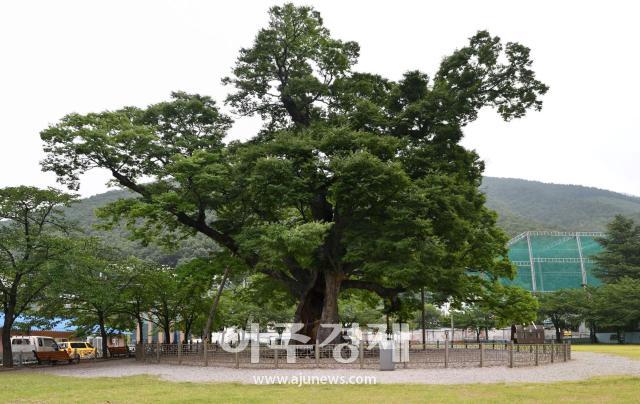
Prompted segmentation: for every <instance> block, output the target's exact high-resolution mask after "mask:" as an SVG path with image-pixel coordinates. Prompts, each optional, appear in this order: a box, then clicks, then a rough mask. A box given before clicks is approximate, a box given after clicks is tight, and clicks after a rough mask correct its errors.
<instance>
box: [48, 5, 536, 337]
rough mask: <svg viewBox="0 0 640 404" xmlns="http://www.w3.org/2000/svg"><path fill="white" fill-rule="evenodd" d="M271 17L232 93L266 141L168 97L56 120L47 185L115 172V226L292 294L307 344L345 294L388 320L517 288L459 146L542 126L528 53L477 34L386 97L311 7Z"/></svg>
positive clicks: (195, 99) (246, 53) (476, 176)
mask: <svg viewBox="0 0 640 404" xmlns="http://www.w3.org/2000/svg"><path fill="white" fill-rule="evenodd" d="M269 15H270V20H269V24H268V26H267V27H266V28H264V29H262V30H260V31H259V33H258V35H257V36H256V38H255V41H254V43H253V45H252V46H251V47H249V48H246V49H242V50H241V51H240V56H239V58H238V60H237V63H236V65H235V68H234V69H233V75H232V76H231V77H229V78H226V79H225V80H224V81H225V82H226V83H228V84H230V85H231V86H233V87H234V88H235V91H234V92H233V93H232V94H231V95H230V96H229V98H228V100H227V101H228V103H229V104H230V105H231V106H232V107H234V108H235V109H236V111H237V112H238V113H240V114H242V115H248V114H259V115H260V116H261V117H262V118H263V119H264V121H265V127H264V129H263V130H262V131H261V132H260V133H259V134H258V135H257V136H255V137H254V138H252V139H250V140H249V141H246V142H232V143H230V144H228V145H225V144H224V143H223V142H222V139H223V137H224V136H225V134H226V130H227V129H228V128H229V126H230V125H231V121H230V119H229V118H227V117H226V116H224V115H223V114H221V113H220V112H219V111H218V109H217V107H216V105H215V103H214V102H213V101H212V100H211V99H210V98H208V97H204V96H200V95H189V94H185V93H175V94H174V95H173V99H172V100H171V101H169V102H164V103H160V104H156V105H152V106H150V107H149V108H147V109H145V110H139V109H136V108H124V109H121V110H118V111H107V112H102V113H92V114H87V115H78V114H71V115H68V116H66V117H64V118H63V119H62V120H61V121H60V122H59V123H58V124H56V125H53V126H51V127H50V128H48V129H46V130H44V131H43V132H42V134H41V136H42V139H43V140H44V142H45V151H46V153H47V157H46V159H45V160H44V162H43V166H44V169H45V170H50V171H53V172H55V173H56V174H57V175H58V177H59V180H60V181H61V182H63V183H66V184H68V185H69V186H70V187H71V188H76V187H77V186H78V185H79V179H80V175H81V174H82V173H84V172H86V171H87V170H90V169H92V168H94V167H100V168H104V169H107V170H109V172H111V174H112V176H113V178H114V180H115V182H116V183H117V184H119V185H121V186H124V187H126V188H128V189H130V190H132V191H134V192H135V193H137V194H138V195H139V198H137V199H130V200H122V201H119V202H116V203H114V204H112V205H111V206H110V207H108V208H107V209H105V210H104V211H103V215H104V216H105V217H109V218H110V219H111V220H112V221H113V222H114V223H115V222H118V221H119V220H121V219H126V220H127V221H128V223H129V225H130V228H131V229H132V230H133V235H134V236H135V237H138V238H141V239H143V240H145V241H149V240H150V239H160V240H162V241H167V240H168V239H169V235H172V234H176V232H178V233H179V232H183V233H185V232H186V233H189V232H191V233H193V232H200V233H202V234H204V235H206V236H207V237H209V238H210V239H211V240H212V241H213V242H215V243H216V244H218V245H220V246H222V247H223V248H226V249H227V250H228V251H230V252H231V253H232V254H233V255H235V256H237V257H239V258H241V260H242V261H243V262H244V264H246V266H247V267H248V268H250V269H252V270H254V271H257V272H260V273H262V274H265V275H267V276H268V277H270V279H272V280H273V281H275V282H278V283H280V284H281V285H282V286H283V287H285V288H286V289H287V290H288V291H289V293H290V294H291V295H292V296H294V297H295V298H296V299H297V301H298V305H297V309H296V313H295V321H299V322H302V323H304V324H305V329H304V330H303V332H304V333H306V334H307V335H309V336H311V337H312V338H315V337H316V336H319V337H320V338H324V337H325V336H326V335H327V334H328V333H329V330H328V329H326V330H325V329H322V328H321V329H320V331H319V334H320V335H318V327H319V324H320V323H338V322H339V319H338V298H339V294H340V291H341V290H346V289H352V288H355V289H365V290H368V291H371V292H374V293H376V294H378V295H379V296H380V297H382V298H383V299H385V301H387V302H389V306H390V307H389V309H390V310H393V306H394V305H397V304H398V295H399V294H400V293H403V292H406V291H410V290H419V288H420V287H423V286H424V287H426V288H427V290H430V291H437V292H441V293H442V294H445V295H448V296H452V297H453V298H454V299H458V300H461V301H463V300H473V301H475V300H482V299H483V295H484V294H485V293H487V292H489V291H491V290H492V289H494V287H495V285H496V284H497V282H498V281H497V279H498V278H499V277H503V276H507V277H509V276H513V271H514V269H513V267H512V265H511V264H510V263H509V261H508V259H507V258H506V256H507V250H506V247H505V244H506V237H505V235H504V234H503V233H502V232H501V231H500V230H499V229H498V228H497V227H496V225H495V220H496V219H495V214H494V213H493V212H491V211H489V210H488V209H486V208H485V206H484V201H485V198H484V195H482V193H481V192H480V191H479V190H478V186H479V184H480V181H481V174H482V170H483V164H482V162H481V161H480V160H479V158H478V156H477V155H476V154H475V153H474V152H472V151H468V150H466V149H464V148H463V147H462V146H461V145H460V144H459V142H460V140H461V138H462V129H463V127H464V126H465V125H466V124H468V123H469V122H471V121H473V120H475V119H476V117H477V115H478V112H479V110H480V109H482V108H483V107H494V108H496V109H497V111H498V113H499V114H500V115H501V116H502V117H503V118H504V119H505V120H509V119H512V118H518V117H521V116H523V115H524V114H525V113H526V111H527V110H528V109H531V108H534V109H540V107H541V101H540V96H541V95H542V94H544V93H545V92H546V91H547V87H546V86H545V85H544V84H542V83H541V82H539V81H538V80H536V79H535V74H534V72H533V71H532V70H531V69H530V65H531V60H530V58H529V49H528V48H526V47H524V46H522V45H520V44H517V43H506V44H503V43H502V42H501V41H500V39H499V38H498V37H493V36H491V35H489V33H487V32H484V31H482V32H479V33H477V34H476V35H474V36H473V37H472V38H471V39H470V42H469V44H468V45H467V46H465V47H463V48H461V49H458V50H456V51H455V52H454V53H453V54H451V55H450V56H448V57H446V58H444V60H443V62H442V64H441V66H440V69H439V70H438V72H437V73H436V74H435V75H434V76H433V78H431V77H429V76H428V75H427V74H425V73H422V72H418V71H412V72H408V73H407V74H406V75H405V76H404V77H403V79H401V80H400V81H392V80H387V79H384V78H382V77H380V76H378V75H375V74H367V73H356V72H353V70H352V68H353V66H354V64H355V63H356V61H357V57H358V53H359V49H358V46H357V44H355V43H353V42H343V41H340V40H337V39H335V38H333V37H331V35H330V33H329V31H328V30H327V29H326V28H325V27H324V25H323V20H322V19H321V17H320V14H319V13H318V12H317V11H315V10H313V9H312V8H310V7H295V6H293V5H291V4H286V5H284V6H282V7H273V8H272V9H271V10H270V13H269ZM149 179H150V180H151V182H148V180H149ZM141 219H143V220H141ZM500 257H502V258H500ZM500 290H504V289H500Z"/></svg>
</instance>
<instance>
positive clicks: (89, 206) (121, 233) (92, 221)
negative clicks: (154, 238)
mask: <svg viewBox="0 0 640 404" xmlns="http://www.w3.org/2000/svg"><path fill="white" fill-rule="evenodd" d="M132 195H133V194H132V193H131V192H129V191H124V190H113V191H108V192H105V193H102V194H98V195H93V196H91V197H89V198H85V199H82V200H80V201H79V202H77V203H75V204H73V205H72V206H71V207H69V208H67V209H66V212H65V214H66V216H67V218H68V219H70V220H71V221H72V222H74V223H76V224H77V226H78V227H79V228H80V229H83V230H84V231H86V232H87V233H88V234H89V235H91V236H98V237H101V238H103V239H104V240H105V242H106V243H107V244H108V245H111V246H113V247H117V248H119V249H120V250H122V251H123V252H124V253H125V254H132V255H135V256H137V257H139V258H143V259H147V260H152V261H155V262H158V263H161V264H165V265H176V264H178V263H180V262H181V261H183V260H189V259H191V258H193V257H204V256H207V255H208V254H209V253H210V252H211V251H213V250H214V249H215V248H216V246H214V245H212V242H211V241H210V240H208V239H207V238H206V237H204V236H202V235H200V234H198V235H195V236H194V237H189V238H186V239H184V240H182V241H180V242H179V243H178V245H177V246H176V247H175V248H173V249H166V248H163V247H159V246H157V245H153V244H152V245H148V246H141V244H140V242H139V241H132V240H129V239H128V238H127V235H128V232H127V230H126V229H125V228H124V226H121V227H120V228H117V229H113V230H109V231H107V230H101V229H97V228H96V226H95V225H96V224H98V223H99V222H100V219H98V218H97V217H96V215H95V210H96V209H97V208H100V207H102V206H105V205H106V204H108V203H109V202H113V201H115V200H118V199H120V198H127V197H131V196H132Z"/></svg>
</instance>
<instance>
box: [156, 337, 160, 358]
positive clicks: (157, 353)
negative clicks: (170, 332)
mask: <svg viewBox="0 0 640 404" xmlns="http://www.w3.org/2000/svg"><path fill="white" fill-rule="evenodd" d="M156 361H157V362H158V363H160V338H158V341H156Z"/></svg>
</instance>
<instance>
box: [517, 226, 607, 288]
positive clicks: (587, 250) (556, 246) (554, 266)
mask: <svg viewBox="0 0 640 404" xmlns="http://www.w3.org/2000/svg"><path fill="white" fill-rule="evenodd" d="M603 236H604V233H600V232H560V231H527V232H524V233H521V234H519V235H517V236H516V237H514V238H513V239H511V240H510V241H509V243H508V244H507V245H508V247H509V258H510V259H511V262H513V263H514V264H515V265H516V267H517V268H518V272H517V275H516V277H515V279H514V280H512V281H506V283H508V284H515V285H518V286H521V287H523V288H525V289H528V290H530V291H532V292H551V291H554V290H558V289H566V288H579V287H582V286H584V285H598V284H600V281H599V280H598V279H597V278H595V277H594V276H593V274H592V269H593V267H594V266H595V262H594V260H593V259H592V258H591V257H592V256H593V255H594V254H597V253H599V252H600V251H601V249H602V248H601V246H600V244H598V242H597V241H596V238H598V237H603Z"/></svg>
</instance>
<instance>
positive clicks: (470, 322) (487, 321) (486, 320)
mask: <svg viewBox="0 0 640 404" xmlns="http://www.w3.org/2000/svg"><path fill="white" fill-rule="evenodd" d="M452 315H453V322H454V324H456V325H457V326H458V327H460V328H465V329H472V330H473V331H474V332H475V334H476V341H477V342H480V334H481V333H482V331H483V330H484V331H485V332H487V331H488V330H489V329H490V328H494V327H495V326H496V324H497V321H496V318H495V316H494V314H493V313H492V312H491V311H489V310H487V309H486V308H483V307H480V306H476V305H474V306H469V307H465V308H464V309H463V310H459V311H454V312H452ZM487 337H488V334H487Z"/></svg>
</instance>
